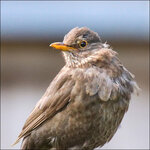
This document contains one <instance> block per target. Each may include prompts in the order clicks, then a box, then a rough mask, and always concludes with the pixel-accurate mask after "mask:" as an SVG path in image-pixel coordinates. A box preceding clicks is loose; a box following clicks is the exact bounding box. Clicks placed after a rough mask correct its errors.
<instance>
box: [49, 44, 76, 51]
mask: <svg viewBox="0 0 150 150" xmlns="http://www.w3.org/2000/svg"><path fill="white" fill-rule="evenodd" d="M49 46H50V47H53V48H55V49H59V50H61V51H71V50H77V49H76V48H73V47H71V46H68V45H66V44H64V43H61V42H55V43H52V44H50V45H49Z"/></svg>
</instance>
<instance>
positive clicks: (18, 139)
mask: <svg viewBox="0 0 150 150" xmlns="http://www.w3.org/2000/svg"><path fill="white" fill-rule="evenodd" d="M19 141H20V138H17V140H16V141H15V143H13V144H12V145H11V146H14V145H16V144H17V143H18V142H19Z"/></svg>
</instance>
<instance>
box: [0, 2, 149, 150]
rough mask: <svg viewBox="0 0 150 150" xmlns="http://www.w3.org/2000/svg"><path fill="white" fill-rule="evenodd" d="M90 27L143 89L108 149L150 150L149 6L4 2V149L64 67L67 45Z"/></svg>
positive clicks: (8, 145) (2, 115)
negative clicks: (60, 46)
mask: <svg viewBox="0 0 150 150" xmlns="http://www.w3.org/2000/svg"><path fill="white" fill-rule="evenodd" d="M76 26H78V27H82V26H87V27H89V28H91V29H92V30H94V31H96V32H98V33H99V35H100V36H101V39H102V41H103V42H106V41H107V42H108V44H110V45H111V47H112V48H113V49H114V50H115V51H117V52H118V53H119V58H120V59H121V61H122V62H123V64H124V65H125V66H126V67H127V68H128V70H129V71H131V72H132V73H133V74H134V75H135V77H136V80H137V82H138V84H139V86H140V88H141V89H142V90H141V92H140V95H139V96H136V95H133V97H132V100H131V104H130V107H129V111H128V112H127V113H126V115H125V117H124V119H123V121H122V123H121V126H120V127H119V129H118V131H117V133H116V134H115V136H114V137H113V139H112V140H111V141H110V142H109V143H108V144H106V145H105V146H104V147H103V148H102V149H149V2H148V1H120V2H119V1H106V2H104V1H99V2H98V1H96V2H90V1H86V2H84V1H76V2H73V1H72V2H69V1H57V2H54V1H45V2H42V1H32V2H29V1H26V2H25V1H16V2H15V1H12V2H11V1H2V2H1V149H18V148H19V147H20V143H21V142H20V143H19V144H17V145H15V146H14V147H11V144H12V143H14V141H15V140H16V138H17V136H18V134H19V132H20V131H21V128H22V126H23V124H24V122H25V120H26V118H27V116H28V115H29V113H30V112H31V110H32V109H33V107H34V106H35V104H36V102H37V101H38V100H39V99H40V98H41V96H42V95H43V93H44V92H45V90H46V88H47V87H48V85H49V83H50V82H51V80H52V79H53V78H54V77H55V76H56V74H57V73H58V71H59V70H60V69H61V68H62V67H63V65H64V60H63V58H62V56H61V53H60V51H57V50H54V49H51V48H49V44H50V43H51V42H55V41H62V40H63V37H64V35H65V34H66V33H67V32H68V31H69V30H70V29H72V28H74V27H76Z"/></svg>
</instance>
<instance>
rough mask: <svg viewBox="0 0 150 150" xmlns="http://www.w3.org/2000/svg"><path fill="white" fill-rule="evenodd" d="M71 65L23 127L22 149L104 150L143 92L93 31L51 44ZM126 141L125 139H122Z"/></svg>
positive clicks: (76, 31)
mask: <svg viewBox="0 0 150 150" xmlns="http://www.w3.org/2000/svg"><path fill="white" fill-rule="evenodd" d="M50 46H51V47H53V48H55V49H59V50H61V51H62V53H63V56H64V59H65V62H66V64H65V66H64V67H63V68H62V69H61V71H60V72H59V73H58V75H57V76H56V77H55V78H54V80H53V81H52V82H51V84H50V86H49V87H48V89H47V90H46V92H45V94H44V95H43V97H42V98H41V99H40V100H39V102H38V103H37V104H36V106H35V108H34V109H33V111H32V112H31V114H30V115H29V117H28V119H27V120H26V122H25V125H24V126H23V129H22V132H21V133H20V135H19V136H18V139H17V141H16V142H15V144H16V143H17V142H18V141H19V140H20V139H21V138H23V142H22V145H21V149H25V150H27V149H33V150H35V149H36V150H38V149H39V150H40V149H45V150H49V149H56V150H57V149H64V150H65V149H81V150H93V149H94V148H96V147H99V146H100V147H101V146H103V145H104V144H105V143H106V142H109V141H110V139H111V138H112V137H113V135H114V134H115V132H116V130H117V128H118V126H119V124H120V123H121V120H122V118H123V116H124V114H125V112H126V111H127V110H128V106H129V102H130V99H131V94H132V93H133V92H134V91H135V92H136V91H137V90H138V86H137V84H136V82H135V81H134V76H133V75H132V74H131V73H130V72H129V71H128V70H127V69H126V68H125V67H124V66H123V65H122V63H121V62H120V60H119V59H118V58H117V53H116V52H115V51H113V50H112V49H111V48H109V46H108V45H107V44H104V43H102V41H101V39H100V37H99V35H98V34H97V33H96V32H93V31H91V30H90V29H89V28H87V27H82V28H78V27H76V28H74V29H72V30H71V31H70V32H69V33H68V34H67V35H66V36H65V37H64V40H63V43H60V42H56V43H52V44H51V45H50ZM120 140H121V139H120Z"/></svg>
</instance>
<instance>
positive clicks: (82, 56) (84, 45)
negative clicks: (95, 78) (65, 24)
mask: <svg viewBox="0 0 150 150" xmlns="http://www.w3.org/2000/svg"><path fill="white" fill-rule="evenodd" d="M50 46H51V47H53V48H55V49H59V50H61V51H63V54H64V57H65V60H66V63H67V64H68V65H72V66H76V65H77V66H78V65H79V64H81V63H82V62H84V63H85V61H86V60H88V57H89V56H91V55H93V54H94V53H95V52H96V51H99V50H100V49H101V48H104V44H103V43H102V41H101V39H100V37H99V35H98V34H97V33H96V32H93V31H92V30H90V29H89V28H87V27H82V28H78V27H76V28H73V29H72V30H71V31H70V32H69V33H68V34H67V35H65V37H64V40H63V42H55V43H52V44H50Z"/></svg>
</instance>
